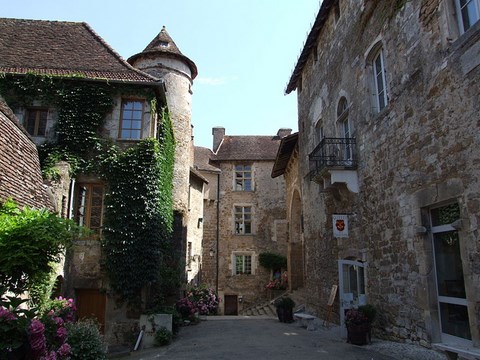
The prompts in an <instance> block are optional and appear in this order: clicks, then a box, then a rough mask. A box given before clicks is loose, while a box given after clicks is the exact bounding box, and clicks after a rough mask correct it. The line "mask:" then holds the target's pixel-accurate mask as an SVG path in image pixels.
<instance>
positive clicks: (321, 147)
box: [308, 138, 357, 180]
mask: <svg viewBox="0 0 480 360" xmlns="http://www.w3.org/2000/svg"><path fill="white" fill-rule="evenodd" d="M308 158H309V161H310V179H311V180H314V179H316V178H317V177H318V176H320V175H322V173H323V172H324V171H325V170H328V169H336V170H342V169H345V170H354V169H356V168H357V147H356V141H355V138H323V139H322V141H320V144H318V145H317V147H316V148H315V149H314V150H313V151H312V153H311V154H310V155H309V156H308Z"/></svg>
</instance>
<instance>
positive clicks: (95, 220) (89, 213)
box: [75, 184, 103, 233]
mask: <svg viewBox="0 0 480 360" xmlns="http://www.w3.org/2000/svg"><path fill="white" fill-rule="evenodd" d="M75 209H76V211H75V220H76V221H77V223H78V225H81V226H85V227H87V228H89V229H90V230H92V231H93V232H95V233H100V230H101V227H102V220H103V185H102V184H79V187H78V191H77V196H76V205H75Z"/></svg>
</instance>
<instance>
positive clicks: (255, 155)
mask: <svg viewBox="0 0 480 360" xmlns="http://www.w3.org/2000/svg"><path fill="white" fill-rule="evenodd" d="M280 139H281V138H280V137H279V136H224V137H223V142H222V144H221V145H220V147H219V148H218V150H217V154H216V155H217V156H216V160H219V161H222V160H236V161H238V160H257V161H258V160H260V161H261V160H263V161H268V160H270V161H273V160H275V157H276V154H277V150H278V146H279V145H280Z"/></svg>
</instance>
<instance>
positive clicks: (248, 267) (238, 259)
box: [235, 255, 252, 275]
mask: <svg viewBox="0 0 480 360" xmlns="http://www.w3.org/2000/svg"><path fill="white" fill-rule="evenodd" d="M240 274H248V275H250V274H252V256H251V255H235V275H240Z"/></svg>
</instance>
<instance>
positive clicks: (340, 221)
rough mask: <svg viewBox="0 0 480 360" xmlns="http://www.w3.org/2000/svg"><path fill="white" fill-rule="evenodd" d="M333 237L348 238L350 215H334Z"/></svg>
mask: <svg viewBox="0 0 480 360" xmlns="http://www.w3.org/2000/svg"><path fill="white" fill-rule="evenodd" d="M332 219H333V236H334V237H337V238H343V237H348V215H339V214H333V215H332Z"/></svg>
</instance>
